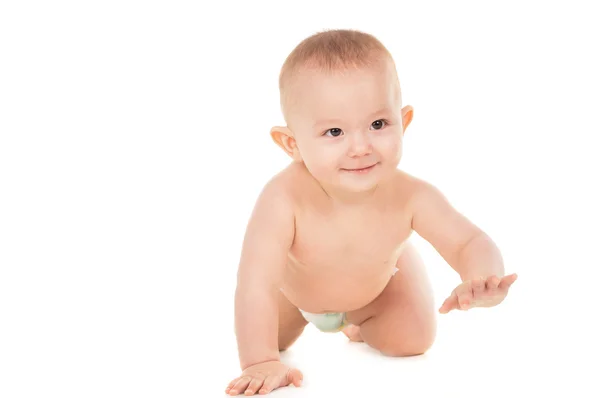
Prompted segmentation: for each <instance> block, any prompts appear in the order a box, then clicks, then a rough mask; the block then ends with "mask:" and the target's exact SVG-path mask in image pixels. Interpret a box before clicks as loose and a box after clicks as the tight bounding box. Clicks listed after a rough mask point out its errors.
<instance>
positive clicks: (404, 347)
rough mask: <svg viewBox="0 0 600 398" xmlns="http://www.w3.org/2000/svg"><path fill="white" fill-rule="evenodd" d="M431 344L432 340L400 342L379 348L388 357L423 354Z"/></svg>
mask: <svg viewBox="0 0 600 398" xmlns="http://www.w3.org/2000/svg"><path fill="white" fill-rule="evenodd" d="M432 345H433V341H432V342H426V343H420V342H405V343H402V344H390V345H388V346H386V347H382V348H381V349H380V351H381V353H382V354H383V355H385V356H388V357H412V356H416V355H423V354H425V353H426V352H427V351H428V350H429V349H430V348H431V346H432Z"/></svg>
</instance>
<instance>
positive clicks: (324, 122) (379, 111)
mask: <svg viewBox="0 0 600 398" xmlns="http://www.w3.org/2000/svg"><path fill="white" fill-rule="evenodd" d="M386 112H389V108H388V107H385V108H382V109H380V110H378V111H377V112H373V113H371V114H370V115H369V116H368V117H369V118H373V117H375V116H377V115H379V114H381V113H386ZM337 122H342V120H341V119H324V120H319V121H317V122H316V123H315V124H314V125H313V128H317V127H319V126H321V125H323V124H334V123H337Z"/></svg>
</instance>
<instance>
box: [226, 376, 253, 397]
mask: <svg viewBox="0 0 600 398" xmlns="http://www.w3.org/2000/svg"><path fill="white" fill-rule="evenodd" d="M250 380H252V378H251V377H250V376H244V377H242V378H240V379H239V380H238V381H237V383H235V385H234V386H233V387H232V388H231V390H229V395H238V394H240V393H241V392H242V391H244V390H245V389H246V387H248V384H250Z"/></svg>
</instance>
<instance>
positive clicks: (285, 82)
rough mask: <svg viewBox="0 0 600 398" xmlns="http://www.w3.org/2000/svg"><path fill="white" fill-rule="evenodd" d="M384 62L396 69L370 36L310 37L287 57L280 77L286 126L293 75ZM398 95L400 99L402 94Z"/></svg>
mask: <svg viewBox="0 0 600 398" xmlns="http://www.w3.org/2000/svg"><path fill="white" fill-rule="evenodd" d="M384 60H389V61H391V63H392V65H393V66H394V67H395V63H394V59H393V57H392V55H391V54H390V52H389V51H388V50H387V48H386V47H385V46H384V45H383V44H382V43H381V42H380V41H379V40H378V39H377V38H376V37H375V36H373V35H371V34H369V33H365V32H361V31H358V30H353V29H335V30H325V31H322V32H318V33H315V34H313V35H312V36H309V37H307V38H306V39H304V40H303V41H301V42H300V44H298V45H297V46H296V48H294V50H293V51H292V52H291V53H290V54H289V55H288V57H287V58H286V60H285V62H284V63H283V66H282V67H281V72H280V74H279V94H280V104H281V110H282V113H283V116H284V118H285V120H286V122H287V121H288V118H287V115H286V111H287V109H288V107H289V106H290V105H291V103H292V101H291V98H290V97H291V95H290V92H289V91H290V90H288V89H289V86H290V85H292V84H293V77H294V74H295V73H296V72H298V71H299V70H303V69H304V70H317V71H320V72H325V73H337V72H343V71H346V70H349V69H362V68H371V67H374V66H376V65H380V64H381V62H382V61H384ZM396 78H397V76H396ZM398 83H399V82H398ZM398 89H399V85H398ZM398 94H399V95H400V93H399V92H398Z"/></svg>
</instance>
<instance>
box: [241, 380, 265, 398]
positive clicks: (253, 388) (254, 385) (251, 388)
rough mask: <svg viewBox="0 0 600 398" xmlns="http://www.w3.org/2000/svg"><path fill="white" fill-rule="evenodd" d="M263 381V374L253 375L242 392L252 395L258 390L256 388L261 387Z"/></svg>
mask: <svg viewBox="0 0 600 398" xmlns="http://www.w3.org/2000/svg"><path fill="white" fill-rule="evenodd" d="M264 381H265V378H264V376H262V375H256V376H254V378H253V379H252V381H251V382H250V385H249V386H248V388H246V392H245V393H244V394H245V395H254V394H255V393H256V392H257V391H258V389H259V388H261V387H262V385H263V383H264Z"/></svg>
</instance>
